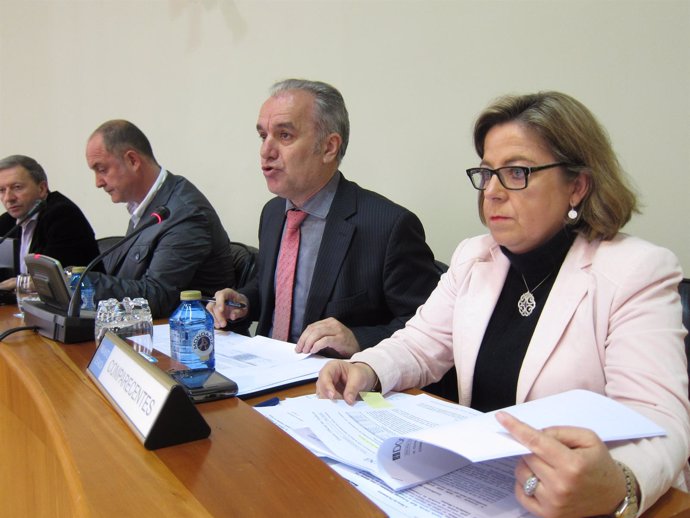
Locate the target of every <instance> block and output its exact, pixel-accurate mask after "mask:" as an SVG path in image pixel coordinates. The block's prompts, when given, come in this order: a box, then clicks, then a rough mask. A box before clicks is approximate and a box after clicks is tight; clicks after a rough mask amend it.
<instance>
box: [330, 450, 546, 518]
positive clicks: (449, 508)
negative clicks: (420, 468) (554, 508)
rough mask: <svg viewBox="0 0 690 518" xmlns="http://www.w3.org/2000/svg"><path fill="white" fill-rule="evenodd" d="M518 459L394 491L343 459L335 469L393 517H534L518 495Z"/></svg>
mask: <svg viewBox="0 0 690 518" xmlns="http://www.w3.org/2000/svg"><path fill="white" fill-rule="evenodd" d="M515 462H516V459H514V458H511V459H498V460H492V461H487V462H482V463H480V464H469V465H468V466H465V467H464V468H460V469H457V470H455V471H451V472H450V473H447V474H445V475H443V476H441V477H438V478H436V479H434V480H431V481H429V482H426V483H425V484H420V485H418V486H415V487H412V488H409V489H405V490H402V491H393V490H391V489H390V488H389V487H388V486H386V485H385V484H383V483H382V482H381V481H379V480H378V479H376V477H374V476H372V475H370V474H369V473H367V472H366V471H361V470H356V469H354V468H350V467H348V466H346V465H345V464H342V463H340V462H329V465H330V466H331V468H332V469H333V470H334V471H335V472H336V473H338V474H339V475H340V476H342V477H343V478H344V479H346V480H348V481H350V483H351V484H352V485H354V486H355V487H356V488H357V489H358V490H359V491H360V492H361V493H362V494H364V496H366V497H367V498H369V500H371V501H372V502H374V503H375V504H376V505H377V506H379V507H380V508H381V510H383V512H385V513H386V514H387V515H388V516H389V517H390V518H403V517H405V518H427V517H444V518H468V517H472V518H528V517H532V516H533V515H532V514H531V513H530V512H529V511H527V510H525V509H524V508H523V507H522V506H520V504H519V503H518V501H517V500H516V499H515V493H514V487H515V476H514V470H515Z"/></svg>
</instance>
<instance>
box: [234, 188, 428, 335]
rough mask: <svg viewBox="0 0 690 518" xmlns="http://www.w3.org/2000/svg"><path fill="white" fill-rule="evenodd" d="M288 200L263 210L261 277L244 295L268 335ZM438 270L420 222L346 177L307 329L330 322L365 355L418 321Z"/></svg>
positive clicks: (327, 233)
mask: <svg viewBox="0 0 690 518" xmlns="http://www.w3.org/2000/svg"><path fill="white" fill-rule="evenodd" d="M284 221H285V199H283V198H274V199H272V200H270V201H269V202H268V203H267V204H266V205H265V206H264V209H263V211H262V214H261V223H260V226H259V261H258V275H257V276H256V278H255V279H254V280H253V281H252V283H251V284H250V285H248V286H247V287H246V288H245V289H242V290H240V291H241V292H242V293H244V294H245V295H246V296H247V297H248V299H249V303H250V312H251V313H250V318H252V319H253V320H258V321H259V323H258V326H257V334H261V335H268V333H269V332H270V330H271V327H272V320H273V309H274V303H275V291H274V275H275V268H276V262H277V258H278V251H279V250H280V241H281V237H282V232H283V224H284ZM438 279H439V271H438V269H437V268H436V265H435V263H434V255H433V253H432V252H431V249H430V248H429V246H428V245H427V244H426V241H425V236H424V228H423V226H422V223H421V222H420V221H419V219H418V218H417V216H415V215H414V214H413V213H412V212H410V211H409V210H407V209H405V208H404V207H401V206H400V205H396V204H395V203H393V202H391V201H390V200H388V199H386V198H384V197H383V196H381V195H379V194H376V193H374V192H372V191H368V190H366V189H363V188H361V187H360V186H359V185H357V184H356V183H354V182H351V181H348V180H346V179H345V177H341V179H340V183H339V184H338V189H337V191H336V194H335V197H334V199H333V203H332V204H331V208H330V211H329V213H328V216H327V218H326V226H325V228H324V232H323V239H322V241H321V247H320V249H319V252H318V256H317V260H316V265H315V267H314V274H313V278H312V281H311V289H310V292H309V295H308V298H307V305H306V309H305V315H304V326H305V327H306V326H307V325H309V324H310V323H312V322H316V321H319V320H322V319H324V318H327V317H333V318H336V319H337V320H339V321H340V322H341V323H342V324H344V325H345V326H347V327H348V328H350V330H351V331H352V332H353V333H354V335H355V337H356V338H357V341H358V342H359V345H360V347H361V348H362V349H364V348H366V347H371V346H372V345H376V344H377V343H378V342H380V341H381V340H383V339H384V338H387V337H388V336H390V335H391V334H392V333H393V332H394V331H396V330H397V329H400V328H402V327H403V326H404V325H405V322H406V321H407V320H408V319H409V318H410V317H411V316H412V315H414V313H415V311H416V309H417V307H418V306H420V305H421V304H422V303H424V301H425V300H426V298H427V297H428V296H429V294H430V293H431V292H432V291H433V289H434V288H435V287H436V284H437V283H438Z"/></svg>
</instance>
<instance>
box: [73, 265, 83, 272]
mask: <svg viewBox="0 0 690 518" xmlns="http://www.w3.org/2000/svg"><path fill="white" fill-rule="evenodd" d="M84 270H86V266H72V273H84Z"/></svg>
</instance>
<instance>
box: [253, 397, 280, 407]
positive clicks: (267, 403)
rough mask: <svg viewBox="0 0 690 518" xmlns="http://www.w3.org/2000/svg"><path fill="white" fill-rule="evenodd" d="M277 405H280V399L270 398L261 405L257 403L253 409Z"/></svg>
mask: <svg viewBox="0 0 690 518" xmlns="http://www.w3.org/2000/svg"><path fill="white" fill-rule="evenodd" d="M278 403H280V399H278V398H277V397H272V398H271V399H267V400H266V401H262V402H261V403H257V404H256V405H254V406H255V407H257V406H276V405H277V404H278Z"/></svg>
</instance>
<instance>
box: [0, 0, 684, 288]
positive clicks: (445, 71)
mask: <svg viewBox="0 0 690 518" xmlns="http://www.w3.org/2000/svg"><path fill="white" fill-rule="evenodd" d="M285 77H306V78H310V79H319V80H323V81H326V82H330V83H332V84H334V85H335V86H336V87H338V88H339V89H340V90H341V92H342V93H343V95H344V97H345V100H346V102H347V105H348V109H349V111H350V118H351V125H352V137H351V142H350V148H349V151H348V154H347V156H346V157H345V160H344V162H343V164H342V170H343V171H344V173H345V175H346V176H347V177H348V178H350V179H353V180H355V181H357V182H358V183H360V184H361V185H363V186H365V187H368V188H370V189H373V190H376V191H379V192H381V193H382V194H385V195H386V196H388V197H389V198H391V199H393V200H395V201H397V202H399V203H401V204H403V205H405V206H407V207H409V208H410V209H412V210H413V211H415V212H416V213H417V214H418V215H419V217H420V218H421V219H422V222H423V223H424V225H425V227H426V230H427V235H428V240H429V242H430V244H431V246H432V248H433V249H434V251H435V252H436V254H437V256H438V257H439V258H440V259H442V260H444V261H448V259H449V258H450V255H451V253H452V250H453V249H454V247H455V245H456V244H457V243H458V242H459V241H460V240H461V239H462V238H464V237H466V236H469V235H474V234H477V233H479V232H482V231H483V227H482V226H481V224H480V223H479V222H478V218H477V214H476V194H475V191H474V190H473V189H472V188H471V186H470V184H469V182H468V180H467V178H466V176H465V173H464V170H465V168H467V167H471V166H473V165H475V164H476V163H477V158H476V156H475V154H474V152H473V148H472V144H471V128H472V123H473V119H474V118H475V117H476V115H477V114H478V113H479V112H480V111H481V110H482V108H484V107H485V106H486V104H487V103H488V102H489V101H490V100H491V99H493V98H494V97H496V96H498V95H500V94H503V93H508V92H513V93H524V92H530V91H535V90H545V89H556V90H562V91H564V92H567V93H569V94H571V95H573V96H575V97H576V98H578V99H580V100H581V101H582V102H584V103H585V104H586V105H587V106H589V107H590V108H591V109H592V111H593V112H594V113H595V114H597V115H598V117H599V118H600V120H601V122H602V123H603V124H604V125H605V126H606V127H607V128H608V130H609V133H610V135H611V138H612V141H613V143H614V146H615V148H616V150H617V151H618V153H619V155H620V158H621V160H622V162H623V164H624V166H625V167H626V168H627V170H628V172H629V173H630V174H631V176H632V177H633V180H634V183H635V185H636V186H637V188H638V190H639V191H640V193H641V198H642V201H643V204H644V213H643V215H641V216H636V217H635V218H634V219H633V221H632V222H631V223H630V224H629V225H628V226H627V227H626V230H627V231H628V232H630V233H634V234H637V235H640V236H642V237H644V238H647V239H649V240H651V241H654V242H656V243H659V244H662V245H664V246H666V247H669V248H671V249H672V250H674V251H675V252H676V254H678V256H679V257H680V259H681V263H682V264H683V266H684V269H685V272H686V276H690V239H688V236H689V232H688V228H689V225H688V224H689V223H690V217H688V209H687V206H688V203H687V200H688V198H689V197H690V180H689V179H688V178H689V175H688V168H689V166H690V1H689V0H656V1H655V0H646V1H635V0H629V1H624V0H609V1H606V0H591V1H590V0H543V1H538V0H514V1H507V0H506V1H498V0H457V1H440V0H435V1H434V0H423V1H422V0H420V1H412V0H399V1H376V0H361V1H354V0H323V1H297V0H293V1H268V0H258V1H251V0H240V1H234V2H233V1H229V0H196V1H192V0H189V1H184V0H138V1H125V0H72V1H69V0H45V1H35V0H0V156H6V155H9V154H14V153H23V154H28V155H31V156H33V157H35V158H36V159H37V160H38V161H39V162H41V163H42V164H43V166H44V167H45V168H46V170H47V171H48V175H49V178H50V186H51V188H52V189H57V190H60V191H62V192H64V193H65V194H67V195H68V196H70V197H71V198H73V199H74V200H75V201H76V202H78V203H79V204H80V205H81V206H82V207H83V209H84V211H85V213H86V214H87V216H88V217H89V219H90V220H91V221H92V224H93V225H94V228H95V230H96V234H97V235H98V236H105V235H109V234H121V233H123V232H124V230H125V229H126V225H127V214H126V211H125V208H124V206H122V205H113V204H112V203H111V202H110V200H109V198H108V196H107V195H106V194H105V193H103V192H102V191H98V190H96V189H95V188H94V186H93V175H92V173H91V172H90V171H89V170H88V168H87V166H86V163H85V160H84V146H85V141H86V138H87V137H88V135H89V134H90V132H91V131H92V130H93V129H94V128H95V127H96V126H97V125H99V124H100V123H101V122H103V121H104V120H106V119H111V118H127V119H129V120H131V121H133V122H134V123H136V124H137V125H138V126H139V127H141V128H142V130H143V131H144V132H145V133H146V134H147V135H148V137H149V139H150V140H151V143H152V145H153V148H154V152H155V153H156V156H157V158H158V160H159V161H160V162H161V163H162V164H163V165H165V166H166V167H167V168H168V169H170V170H171V171H173V172H175V173H180V174H184V175H185V176H187V177H188V178H190V179H191V180H192V181H194V182H195V183H196V184H197V186H199V187H200V188H201V190H202V191H204V192H205V193H206V195H207V196H208V197H209V199H210V200H211V202H212V203H213V204H214V205H215V207H216V208H217V210H218V212H219V213H220V215H221V218H222V220H223V223H224V225H225V226H226V228H227V230H228V232H229V233H230V235H231V237H232V238H233V239H236V240H242V241H245V242H248V243H252V244H256V242H257V237H256V233H257V226H258V219H259V212H260V209H261V206H262V205H263V203H264V202H265V201H266V200H267V199H269V197H270V195H269V193H268V191H267V190H266V187H265V183H264V181H263V179H262V177H261V174H260V169H259V167H258V148H259V140H258V138H257V136H256V132H255V130H254V126H255V124H256V116H257V113H258V109H259V107H260V105H261V103H262V102H263V100H264V99H265V98H266V95H267V89H268V87H269V86H270V84H271V83H272V82H274V81H276V80H279V79H283V78H285Z"/></svg>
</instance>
